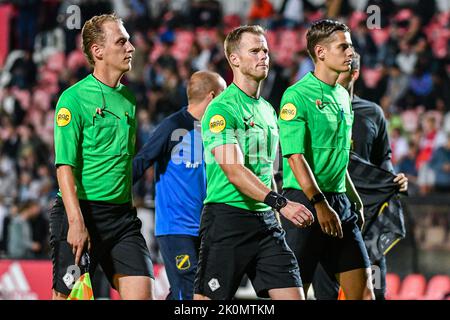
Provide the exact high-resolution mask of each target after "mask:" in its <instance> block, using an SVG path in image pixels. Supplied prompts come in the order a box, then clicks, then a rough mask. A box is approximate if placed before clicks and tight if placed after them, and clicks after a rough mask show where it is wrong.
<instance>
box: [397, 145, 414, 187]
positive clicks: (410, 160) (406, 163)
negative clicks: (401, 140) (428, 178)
mask: <svg viewBox="0 0 450 320" xmlns="http://www.w3.org/2000/svg"><path fill="white" fill-rule="evenodd" d="M407 150H408V153H407V154H406V155H405V156H403V157H402V158H400V159H399V161H397V165H396V166H395V171H396V172H403V173H404V174H405V175H406V177H407V178H408V194H409V195H414V194H417V193H418V186H417V176H418V172H417V168H416V158H417V154H418V151H419V148H418V147H417V145H416V144H415V143H414V142H410V143H409V148H408V149H407Z"/></svg>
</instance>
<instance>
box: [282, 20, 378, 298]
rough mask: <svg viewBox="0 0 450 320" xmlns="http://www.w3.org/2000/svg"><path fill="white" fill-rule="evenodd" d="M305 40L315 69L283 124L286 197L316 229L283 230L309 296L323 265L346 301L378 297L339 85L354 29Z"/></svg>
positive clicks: (317, 33) (293, 90)
mask: <svg viewBox="0 0 450 320" xmlns="http://www.w3.org/2000/svg"><path fill="white" fill-rule="evenodd" d="M306 37H307V46H308V51H309V54H310V55H311V57H312V59H313V61H314V63H315V69H314V72H312V73H308V74H307V75H305V77H303V78H302V79H301V80H300V81H298V82H297V83H296V84H294V85H293V86H291V87H289V88H288V89H287V90H286V92H285V93H284V95H283V98H282V101H281V109H280V116H279V122H278V123H279V126H280V141H281V150H282V154H283V189H284V194H283V195H284V196H286V197H287V198H288V199H290V200H292V201H298V202H300V203H303V204H304V205H305V206H307V207H308V208H309V209H310V210H311V211H312V212H313V214H314V216H315V217H316V218H317V223H314V224H313V225H312V226H311V228H307V229H302V230H300V229H297V228H295V226H293V225H292V224H291V223H290V222H289V221H284V223H283V227H284V228H285V229H286V233H287V237H286V238H287V241H288V244H289V246H290V247H291V248H292V250H293V251H294V253H295V254H296V256H297V259H298V260H299V262H300V272H301V274H302V278H303V281H304V283H305V290H306V291H307V289H308V288H309V285H310V284H311V282H312V278H313V274H314V270H315V268H316V266H317V264H318V262H320V263H321V265H322V266H323V267H324V269H325V270H326V272H327V273H328V274H329V275H330V276H333V277H336V279H337V280H338V281H339V283H340V285H341V287H342V288H343V291H344V293H345V296H346V297H347V299H373V289H372V285H371V274H370V262H369V258H368V255H367V250H366V248H365V246H364V241H363V238H362V236H361V231H360V228H361V227H362V224H363V221H364V220H363V215H362V209H363V208H362V202H361V199H360V198H359V196H358V194H357V192H356V190H355V188H354V186H353V183H352V182H351V179H350V176H349V174H348V172H347V165H348V161H349V152H350V143H351V132H352V130H351V129H352V123H353V111H352V109H351V101H350V97H349V94H348V92H347V90H346V89H344V88H343V87H342V86H340V85H339V84H337V79H338V77H339V74H340V73H341V72H345V71H348V70H349V68H350V64H351V62H352V57H353V46H352V42H351V39H350V30H349V29H348V27H347V26H346V25H345V24H343V23H340V22H337V21H332V20H322V21H318V22H316V23H314V24H313V25H312V26H311V27H310V28H309V30H308V33H307V35H306Z"/></svg>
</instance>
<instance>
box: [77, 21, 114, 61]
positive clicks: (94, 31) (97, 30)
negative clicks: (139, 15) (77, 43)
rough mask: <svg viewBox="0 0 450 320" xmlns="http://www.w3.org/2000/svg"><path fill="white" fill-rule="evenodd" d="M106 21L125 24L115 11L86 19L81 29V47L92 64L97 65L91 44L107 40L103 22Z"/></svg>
mask: <svg viewBox="0 0 450 320" xmlns="http://www.w3.org/2000/svg"><path fill="white" fill-rule="evenodd" d="M105 22H120V23H122V24H123V21H122V19H121V18H119V17H118V16H116V14H115V13H112V14H102V15H100V16H94V17H92V18H91V19H89V20H88V21H86V22H85V23H84V26H83V29H81V39H82V42H81V48H82V50H83V53H84V55H85V56H86V59H87V60H88V61H89V64H90V65H91V66H94V65H95V61H94V57H93V56H92V52H91V46H92V45H93V44H94V43H97V44H103V43H104V42H105V30H103V24H104V23H105Z"/></svg>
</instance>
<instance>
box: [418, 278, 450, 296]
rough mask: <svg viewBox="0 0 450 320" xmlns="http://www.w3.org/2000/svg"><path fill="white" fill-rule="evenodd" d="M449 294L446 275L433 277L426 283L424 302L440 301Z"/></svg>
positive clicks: (449, 287) (449, 286) (449, 284)
mask: <svg viewBox="0 0 450 320" xmlns="http://www.w3.org/2000/svg"><path fill="white" fill-rule="evenodd" d="M448 293H450V277H449V276H446V275H437V276H434V277H432V278H431V279H430V281H428V286H427V291H426V293H425V296H424V297H423V298H424V300H442V299H445V296H446V295H447V294H448Z"/></svg>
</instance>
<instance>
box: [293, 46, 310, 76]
mask: <svg viewBox="0 0 450 320" xmlns="http://www.w3.org/2000/svg"><path fill="white" fill-rule="evenodd" d="M294 62H295V63H296V64H297V65H298V71H297V73H296V74H295V78H294V79H293V82H292V83H294V82H297V81H298V80H300V79H301V78H303V77H304V76H305V75H306V74H307V73H308V72H310V71H314V63H313V61H312V60H311V57H310V56H309V54H308V51H307V50H306V49H304V50H302V51H299V52H297V53H296V54H295V56H294Z"/></svg>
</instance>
